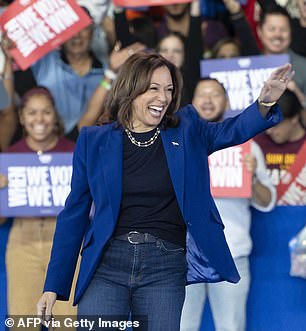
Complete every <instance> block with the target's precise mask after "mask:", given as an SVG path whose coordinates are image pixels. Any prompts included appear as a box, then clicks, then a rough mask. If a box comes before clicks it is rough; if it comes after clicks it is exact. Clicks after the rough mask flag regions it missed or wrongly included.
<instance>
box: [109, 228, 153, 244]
mask: <svg viewBox="0 0 306 331" xmlns="http://www.w3.org/2000/svg"><path fill="white" fill-rule="evenodd" d="M115 239H118V240H123V241H128V242H129V243H131V244H145V243H155V242H157V240H158V238H157V237H154V236H152V235H151V234H150V233H141V232H137V231H130V232H129V233H126V234H122V235H121V236H118V237H115Z"/></svg>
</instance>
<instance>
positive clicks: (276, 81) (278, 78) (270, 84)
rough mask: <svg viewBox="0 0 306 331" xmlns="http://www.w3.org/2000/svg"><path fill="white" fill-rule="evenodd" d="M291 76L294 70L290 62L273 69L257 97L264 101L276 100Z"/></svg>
mask: <svg viewBox="0 0 306 331" xmlns="http://www.w3.org/2000/svg"><path fill="white" fill-rule="evenodd" d="M293 76H294V71H293V70H292V66H291V64H290V63H287V64H285V65H283V66H281V67H279V68H277V69H276V70H274V71H273V72H272V74H271V75H270V77H269V78H268V79H267V80H266V81H265V83H264V86H263V88H262V89H261V91H260V95H259V99H260V100H261V101H263V102H266V103H269V102H274V101H277V100H278V99H279V98H280V97H281V95H282V94H283V93H284V91H285V90H286V88H287V85H288V83H289V82H290V80H291V79H292V77H293Z"/></svg>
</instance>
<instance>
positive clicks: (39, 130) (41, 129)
mask: <svg viewBox="0 0 306 331" xmlns="http://www.w3.org/2000/svg"><path fill="white" fill-rule="evenodd" d="M33 129H34V131H35V132H37V133H43V132H44V131H45V126H44V125H35V126H34V128H33Z"/></svg>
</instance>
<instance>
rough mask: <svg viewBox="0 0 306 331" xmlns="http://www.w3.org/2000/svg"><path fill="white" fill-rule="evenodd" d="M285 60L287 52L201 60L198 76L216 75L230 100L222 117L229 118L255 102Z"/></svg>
mask: <svg viewBox="0 0 306 331" xmlns="http://www.w3.org/2000/svg"><path fill="white" fill-rule="evenodd" d="M287 62H289V57H288V55H287V54H281V55H258V56H250V57H237V58H231V59H214V60H203V61H201V77H211V78H215V79H217V80H218V81H219V82H221V83H222V84H223V86H224V88H225V89H226V92H227V95H228V98H229V102H230V110H229V111H228V112H227V113H226V116H225V117H232V116H235V115H237V114H239V113H241V111H242V110H244V109H245V108H246V107H248V106H249V105H250V104H251V103H252V102H254V101H255V100H256V99H257V98H258V96H259V92H260V90H261V88H262V87H263V84H264V81H265V80H266V79H267V78H268V77H269V76H270V74H271V72H272V71H273V70H275V69H276V68H277V67H279V66H281V65H283V64H285V63H287Z"/></svg>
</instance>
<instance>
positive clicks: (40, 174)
mask: <svg viewBox="0 0 306 331" xmlns="http://www.w3.org/2000/svg"><path fill="white" fill-rule="evenodd" d="M0 173H1V174H3V175H5V176H6V177H7V179H8V186H7V187H6V188H2V189H0V216H4V217H16V216H24V217H27V216H28V217H29V216H35V217H37V216H39V217H46V216H56V215H57V214H58V213H59V212H60V210H61V209H62V208H63V206H64V204H65V201H66V198H67V196H68V194H69V192H70V182H71V175H72V153H43V154H40V155H37V154H35V153H16V154H15V153H2V154H0Z"/></svg>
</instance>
